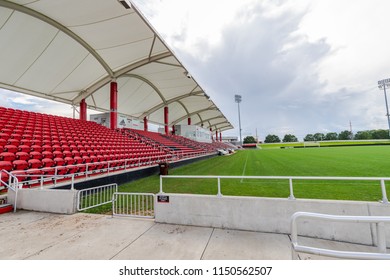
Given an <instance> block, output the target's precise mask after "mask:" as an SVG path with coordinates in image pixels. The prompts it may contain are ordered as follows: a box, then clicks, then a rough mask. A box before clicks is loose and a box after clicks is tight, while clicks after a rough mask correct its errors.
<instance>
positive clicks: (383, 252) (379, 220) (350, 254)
mask: <svg viewBox="0 0 390 280" xmlns="http://www.w3.org/2000/svg"><path fill="white" fill-rule="evenodd" d="M302 218H308V219H317V220H325V221H337V222H348V223H369V224H373V223H374V224H376V229H377V248H378V251H379V252H378V253H369V252H354V251H338V250H328V249H323V248H316V247H309V246H303V245H299V244H298V227H297V221H298V219H302ZM389 222H390V217H388V216H338V215H327V214H318V213H308V212H296V213H294V214H293V215H292V216H291V244H292V254H293V258H294V255H295V253H296V252H302V253H308V254H315V255H320V256H327V257H335V258H346V259H361V260H367V259H370V260H376V259H382V260H390V254H389V253H387V248H386V230H385V229H386V228H385V225H384V224H385V223H389Z"/></svg>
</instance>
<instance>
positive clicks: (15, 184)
mask: <svg viewBox="0 0 390 280" xmlns="http://www.w3.org/2000/svg"><path fill="white" fill-rule="evenodd" d="M2 173H5V174H7V175H8V182H6V181H3V180H2V178H1V177H2ZM0 182H1V183H3V184H4V185H5V186H6V187H7V188H8V189H9V190H12V191H13V192H14V193H15V200H14V212H16V206H17V200H18V188H19V180H18V178H17V177H15V176H14V175H13V174H12V173H10V172H8V171H7V170H4V169H3V170H1V171H0Z"/></svg>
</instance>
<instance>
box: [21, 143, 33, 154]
mask: <svg viewBox="0 0 390 280" xmlns="http://www.w3.org/2000/svg"><path fill="white" fill-rule="evenodd" d="M18 149H19V152H25V153H29V152H30V151H31V148H30V146H27V145H19V147H18Z"/></svg>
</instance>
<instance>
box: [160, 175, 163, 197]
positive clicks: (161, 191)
mask: <svg viewBox="0 0 390 280" xmlns="http://www.w3.org/2000/svg"><path fill="white" fill-rule="evenodd" d="M162 181H163V180H162V175H160V193H164V192H163V183H162Z"/></svg>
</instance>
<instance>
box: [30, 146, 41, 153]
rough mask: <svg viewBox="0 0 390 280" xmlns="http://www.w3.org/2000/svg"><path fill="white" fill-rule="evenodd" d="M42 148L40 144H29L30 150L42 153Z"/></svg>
mask: <svg viewBox="0 0 390 280" xmlns="http://www.w3.org/2000/svg"><path fill="white" fill-rule="evenodd" d="M42 150H43V149H42V146H40V145H31V151H34V152H40V153H42Z"/></svg>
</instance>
